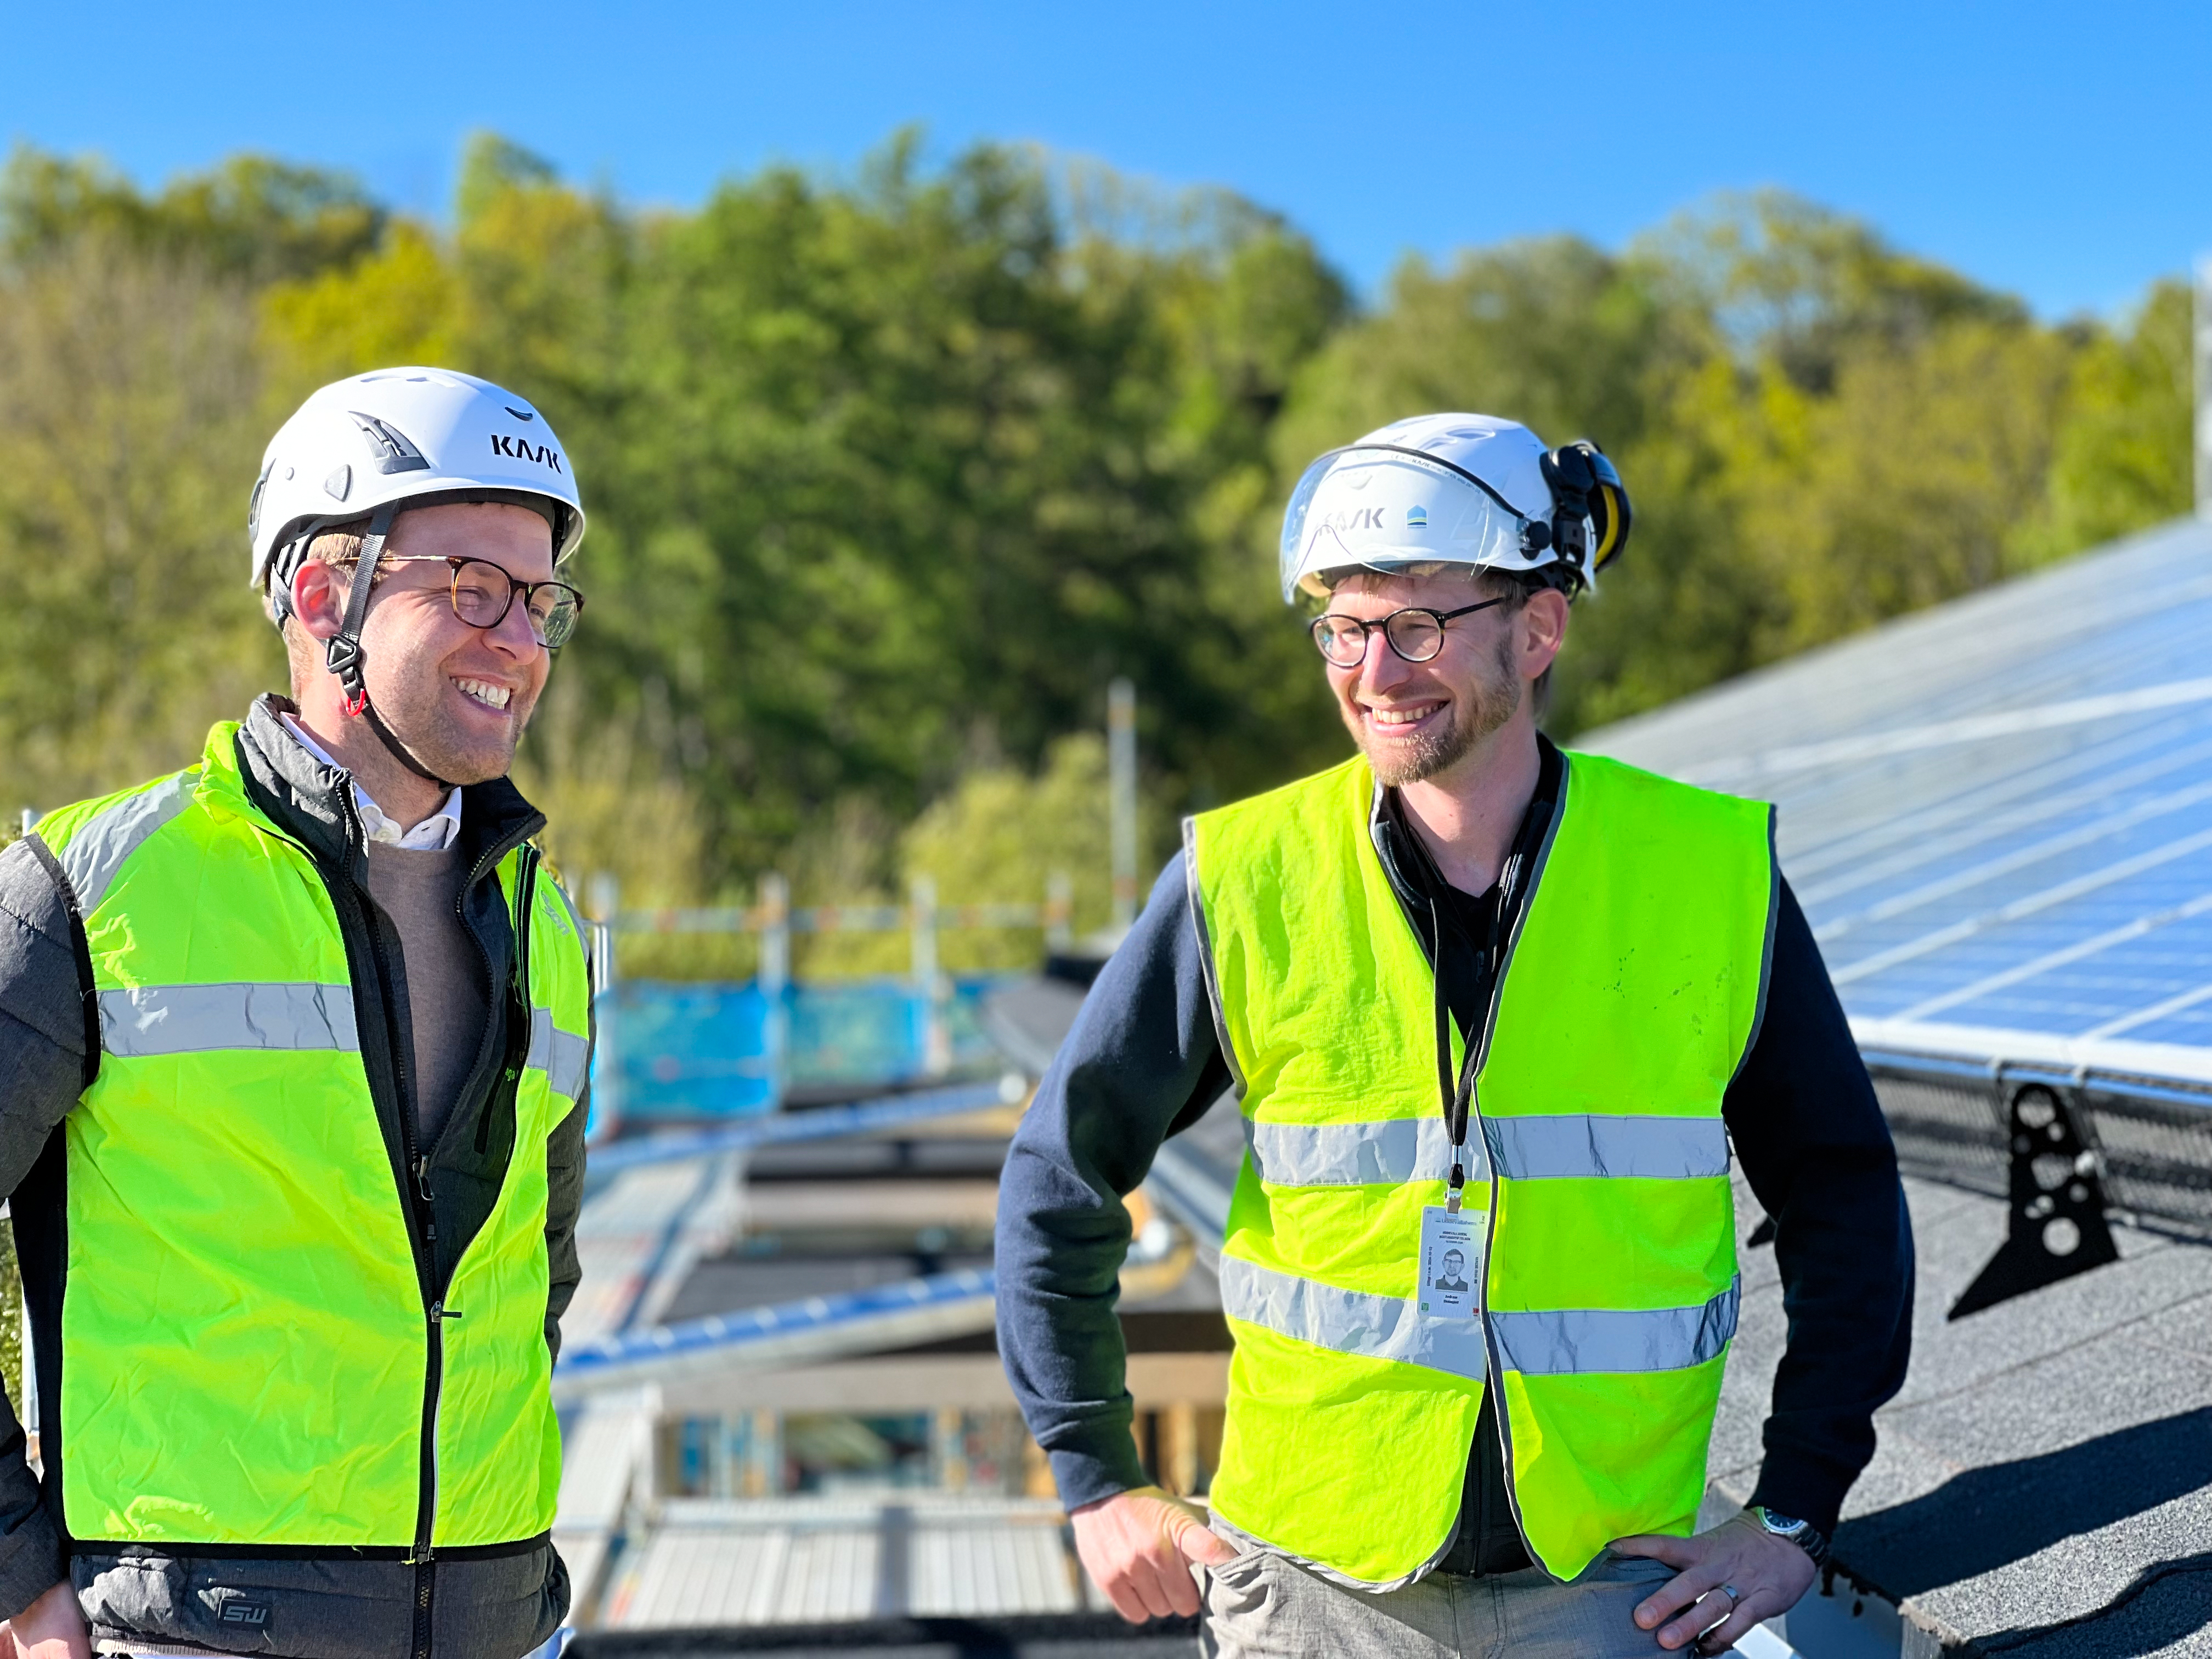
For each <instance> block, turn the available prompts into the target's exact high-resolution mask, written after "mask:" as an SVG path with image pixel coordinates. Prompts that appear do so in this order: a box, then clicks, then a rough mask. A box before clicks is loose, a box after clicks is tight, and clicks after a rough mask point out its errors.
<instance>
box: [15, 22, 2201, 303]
mask: <svg viewBox="0 0 2212 1659" xmlns="http://www.w3.org/2000/svg"><path fill="white" fill-rule="evenodd" d="M0 88H3V89H0V138H7V139H27V140H29V141H30V142H32V143H37V144H40V145H43V146H46V147H50V148H53V149H63V150H67V151H81V150H97V151H100V152H101V153H102V154H104V155H106V156H107V157H108V158H109V159H110V160H111V161H114V162H115V163H116V164H118V166H120V167H124V168H125V170H126V171H128V172H129V173H131V174H133V175H134V176H136V177H137V178H138V179H142V180H143V181H144V182H147V183H149V184H151V183H158V182H159V181H160V180H161V179H164V178H166V177H167V176H168V175H169V174H170V173H174V172H176V171H179V170H181V169H191V168H197V167H204V166H206V165H208V164H209V163H210V162H212V161H215V160H216V159H218V158H219V157H221V156H222V155H225V154H227V153H228V152H230V151H233V150H235V149H247V148H252V149H263V150H266V151H270V152H273V153H276V154H278V155H283V156H285V157H287V158H289V159H294V160H300V161H317V162H321V163H324V164H328V165H335V166H339V167H348V168H350V169H352V170H354V171H355V172H356V173H359V174H360V175H361V176H362V178H363V179H366V180H367V181H368V183H369V185H371V186H372V187H373V188H374V189H375V190H376V191H379V192H380V193H381V194H382V195H384V196H386V197H387V198H389V199H391V200H393V201H395V202H397V203H398V204H401V205H403V206H405V207H409V208H412V209H416V210H422V211H437V210H442V208H443V206H444V204H445V200H446V197H447V192H448V191H449V188H450V185H451V180H452V174H453V161H454V158H455V156H456V155H457V153H458V150H459V145H460V143H461V140H462V137H463V136H464V135H465V133H467V132H468V131H471V130H472V129H475V128H479V127H489V128H492V129H494V130H496V131H500V132H501V133H503V134H505V135H506V136H507V137H511V138H513V139H514V140H515V141H517V142H518V143H522V144H524V145H526V146H527V147H528V148H530V149H534V150H537V151H538V152H539V153H541V154H543V155H546V156H548V157H549V158H550V159H551V160H553V161H555V162H556V163H557V164H558V165H559V166H560V167H561V168H562V170H563V172H564V173H567V174H568V175H569V176H571V177H574V178H577V179H582V180H585V181H586V182H603V183H605V184H608V185H611V186H613V187H614V188H615V189H616V190H617V191H618V192H619V193H621V194H622V195H623V196H624V197H629V198H630V199H633V200H635V201H640V202H653V203H667V204H692V203H696V202H697V201H699V200H700V199H701V198H702V197H703V196H704V195H705V194H706V193H707V192H708V191H709V190H711V189H712V188H713V186H714V183H715V181H716V180H717V179H720V178H722V177H725V176H726V175H728V174H730V173H744V172H747V171H750V170H751V169H752V168H754V167H758V166H759V165H761V164H762V163H763V162H764V161H797V162H799V163H801V164H804V165H807V166H811V167H821V168H824V169H829V170H845V169H849V168H851V167H854V165H855V164H856V163H857V161H859V160H860V157H861V156H863V155H866V152H867V151H868V150H869V149H872V147H874V146H875V145H877V144H878V143H880V142H882V140H883V139H884V137H885V136H886V135H887V134H888V133H890V131H892V130H893V129H894V128H895V127H896V126H898V125H901V124H902V123H906V122H921V123H924V124H926V125H927V130H928V133H929V137H930V146H931V149H932V152H933V153H934V154H936V155H945V154H948V153H950V152H951V150H953V149H956V148H957V147H958V146H959V145H961V144H963V143H966V142H968V141H969V140H971V139H974V138H978V137H1000V138H1011V139H1033V140H1037V141H1040V142H1042V143H1046V144H1048V145H1049V146H1052V147H1053V148H1054V149H1059V150H1062V151H1067V152H1073V153H1076V154H1080V155H1090V156H1095V157H1097V158H1098V159H1100V160H1103V161H1107V162H1109V163H1110V164H1112V165H1113V166H1115V167H1118V168H1121V169H1122V170H1124V171H1126V172H1129V173H1137V174H1140V175H1143V176H1146V177H1147V178H1150V179H1155V180H1158V181H1159V182H1162V183H1164V184H1169V185H1184V184H1216V185H1228V186H1230V187H1231V188H1233V189H1236V190H1238V191H1243V192H1244V193H1245V194H1247V195H1249V196H1250V197H1254V198H1255V199H1257V200H1258V201H1260V202H1261V203H1264V204H1267V205H1268V206H1270V207H1273V208H1276V209H1278V210H1281V211H1283V212H1285V213H1286V214H1287V215H1289V216H1291V218H1292V219H1293V220H1294V221H1296V222H1297V223H1298V224H1299V225H1301V226H1303V227H1304V228H1305V229H1306V230H1307V231H1308V232H1309V233H1310V234H1312V235H1313V236H1314V237H1315V239H1316V240H1317V241H1318V242H1319V244H1320V245H1321V246H1322V250H1323V252H1325V253H1326V254H1327V255H1328V257H1329V258H1332V259H1333V260H1334V261H1335V262H1336V264H1338V265H1339V266H1340V268H1341V269H1343V270H1345V271H1346V272H1347V273H1348V274H1349V275H1350V276H1352V278H1353V279H1354V280H1355V281H1356V282H1357V283H1359V284H1360V285H1361V286H1362V287H1363V288H1364V289H1367V290H1369V291H1370V292H1371V291H1373V290H1374V289H1375V288H1376V286H1377V285H1378V284H1380V283H1383V281H1384V280H1386V279H1387V276H1388V274H1389V270H1390V269H1391V268H1392V266H1393V265H1395V264H1396V263H1397V261H1398V260H1399V258H1401V257H1402V256H1403V255H1404V254H1405V253H1406V252H1407V251H1409V250H1420V251H1423V252H1428V253H1430V254H1431V255H1438V254H1446V253H1449V251H1450V250H1451V249H1453V248H1455V247H1459V246H1466V245H1468V244H1474V243H1484V242H1491V241H1495V240H1500V239H1502V238H1505V237H1509V236H1516V235H1525V234H1537V233H1542V232H1547V231H1555V230H1571V231H1576V232H1579V233H1581V234H1584V235H1587V236H1589V237H1592V238H1594V239H1595V240H1598V241H1600V242H1601V243H1604V244H1607V245H1608V246H1614V245H1618V244H1619V243H1620V242H1621V241H1623V240H1626V238H1627V237H1629V236H1631V235H1632V234H1634V233H1635V232H1637V231H1638V230H1639V229H1643V228H1647V227H1649V226H1651V225H1653V224H1655V223H1656V222H1659V221H1661V220H1662V219H1663V218H1664V217H1666V216H1668V214H1669V213H1671V212H1673V211H1674V210H1676V209H1678V208H1680V207H1682V206H1685V205H1686V204H1690V203H1692V202H1694V201H1696V200H1697V199H1698V198H1699V197H1702V196H1704V195H1705V194H1707V193H1708V192H1710V191H1715V190H1718V189H1726V188H1747V187H1753V186H1758V185H1784V186H1786V187H1788V188H1790V189H1792V190H1796V191H1800V192H1802V193H1803V194H1806V195H1808V196H1810V197H1814V198H1816V199H1818V200H1820V201H1822V202H1825V203H1827V204H1831V205H1832V206H1835V207H1838V208H1841V209H1844V210H1847V211H1850V212H1852V213H1856V214H1858V215H1861V216H1864V217H1866V218H1868V219H1869V220H1871V221H1873V222H1875V224H1877V225H1878V226H1879V227H1881V229H1882V230H1883V231H1885V232H1886V233H1887V234H1888V235H1890V236H1891V237H1892V238H1893V240H1896V241H1898V242H1899V243H1900V244H1902V245H1904V246H1907V247H1909V248H1911V249H1913V250H1915V251H1917V252H1923V253H1925V254H1928V255H1929V256H1931V257H1933V258H1939V259H1942V260H1944V261H1946V262H1948V263H1950V264H1954V265H1957V266H1959V267H1960V268H1961V269H1963V270H1966V271H1967V272H1968V273H1969V274H1971V275H1972V276H1976V277H1978V278H1979V279H1980V280H1982V281H1984V282H1986V283H1992V284H1995V285H1996V286H1999V287H2002V288H2004V289H2010V290H2012V291H2014V292H2016V293H2019V294H2021V295H2025V296H2026V297H2027V299H2028V301H2030V302H2031V303H2032V304H2033V306H2034V307H2036V309H2037V310H2038V311H2039V312H2040V313H2043V314H2045V315H2046V316H2059V315H2064V314H2068V313H2074V312H2079V311H2095V312H2100V313H2111V312H2114V311H2117V310H2118V309H2120V308H2122V307H2124V306H2125V305H2126V304H2127V303H2128V302H2129V301H2130V300H2132V299H2133V298H2134V297H2136V295H2138V294H2139V293H2140V292H2141V290H2142V288H2143V286H2144V285H2145V284H2146V283H2148V282H2149V281H2150V280H2151V279H2152V278H2154V277H2155V276H2159V275H2161V274H2164V273H2167V272H2179V271H2180V270H2184V269H2185V268H2186V267H2187V265H2188V264H2189V263H2190V261H2191V259H2192V258H2194V257H2195V256H2196V255H2197V253H2198V252H2203V251H2212V122H2208V121H2207V119H2206V114H2207V112H2208V111H2212V96H2208V94H2212V7H2208V6H2205V5H2203V4H2202V3H2199V4H2197V5H2196V6H2193V7H2190V6H2183V5H2171V4H2164V3H2148V4H2142V5H2137V6H2133V7H2130V8H2126V9H2107V8H2103V7H2097V8H2092V7H2088V6H2084V5H2081V4H2078V3H2076V4H2071V5H2066V6H2056V5H2039V4H2015V5H2011V6H2003V7H2000V6H1996V5H1949V6H1946V5H1942V4H1937V3H1929V0H1923V3H1920V4H1917V5H1905V4H1895V3H1890V0H1859V3H1856V4H1853V5H1850V6H1828V7H1822V8H1815V7H1810V6H1794V5H1780V4H1773V5H1767V6H1759V7H1753V6H1723V5H1712V6H1703V7H1699V6H1682V5H1671V6H1670V5H1659V4H1644V5H1641V6H1616V5H1609V4H1601V3H1586V4H1583V5H1581V6H1573V7H1558V6H1543V7H1538V6H1530V5H1525V4H1524V5H1519V6H1512V7H1507V6H1501V5H1492V4H1477V5H1464V4H1462V5H1458V6H1449V7H1442V6H1435V5H1419V6H1414V5H1398V6H1379V5H1373V4H1362V3H1350V0H1346V3H1339V4H1336V5H1316V4H1306V3H1297V0H1282V3H1277V4H1273V5H1267V6H1260V5H1249V4H1216V5H1206V4H1197V3H1189V0H1186V3H1182V4H1178V5H1169V4H1158V3H1152V0H1125V3H1121V4H1119V5H1116V6H1114V7H1111V8H1106V7H1098V6H1091V7H1074V6H1066V5H1061V6H1053V5H1049V4H1044V5H1040V4H1036V3H1034V0H1032V3H1030V4H1027V5H1022V6H1013V5H995V4H969V3H956V0H934V3H925V4H913V3H908V4H904V5H890V4H854V3H837V0H813V3H807V4H784V5H780V6H776V7H763V6H750V5H736V4H724V5H708V4H702V3H668V4H662V5H613V4H603V5H597V6H586V5H579V4H570V3H562V0H451V3H447V4H443V5H437V6H428V5H421V4H416V3H411V0H380V3H378V4H375V5H349V6H314V5H307V4H301V3H299V0H294V3H290V4H282V5H278V4H223V3H221V0H215V3H208V4H203V5H201V6H198V7H179V6H177V5H175V4H173V3H169V4H164V5H159V6H156V5H153V4H149V3H141V0H118V3H113V4H108V5H101V6H82V7H76V8H71V7H66V6H59V5H56V4H54V3H53V0H38V3H35V4H33V3H24V0H0Z"/></svg>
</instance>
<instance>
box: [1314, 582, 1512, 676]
mask: <svg viewBox="0 0 2212 1659" xmlns="http://www.w3.org/2000/svg"><path fill="white" fill-rule="evenodd" d="M1504 603H1505V599H1504V597H1503V596H1501V597H1499V598H1498V599H1480V600H1478V601H1477V602H1476V603H1474V604H1473V605H1462V606H1460V608H1459V609H1458V610H1456V611H1431V610H1430V609H1428V608H1427V607H1426V606H1425V605H1409V606H1407V608H1406V609H1405V610H1403V611H1392V612H1391V613H1390V614H1389V616H1387V617H1383V619H1382V621H1380V622H1362V621H1361V620H1360V619H1359V618H1358V617H1345V616H1340V615H1338V614H1337V613H1336V612H1335V611H1330V612H1329V613H1328V615H1327V616H1325V617H1315V618H1314V619H1313V623H1312V629H1313V642H1314V645H1315V647H1316V649H1317V650H1319V651H1320V653H1322V656H1324V657H1326V658H1327V659H1328V660H1329V662H1330V664H1331V665H1333V666H1334V667H1338V668H1357V667H1358V666H1359V665H1360V664H1361V663H1363V662H1364V661H1366V660H1367V636H1368V635H1370V634H1371V633H1374V632H1376V631H1378V630H1379V631H1380V632H1381V634H1382V635H1383V638H1384V639H1386V640H1388V641H1389V642H1390V648H1391V649H1392V650H1393V651H1395V652H1396V653H1398V654H1399V655H1400V656H1401V657H1403V658H1404V659H1406V660H1407V662H1426V661H1428V660H1429V659H1431V658H1432V657H1434V656H1435V655H1436V654H1437V652H1439V651H1441V650H1443V648H1444V624H1445V623H1448V622H1449V621H1450V620H1451V619H1452V618H1453V617H1469V616H1473V615H1474V613H1475V612H1476V611H1487V610H1489V609H1490V607H1491V606H1492V605H1503V604H1504Z"/></svg>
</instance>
